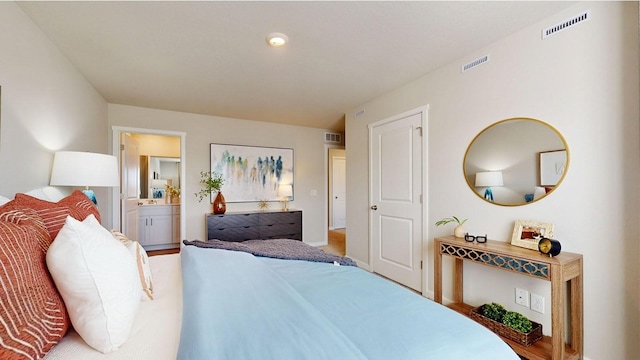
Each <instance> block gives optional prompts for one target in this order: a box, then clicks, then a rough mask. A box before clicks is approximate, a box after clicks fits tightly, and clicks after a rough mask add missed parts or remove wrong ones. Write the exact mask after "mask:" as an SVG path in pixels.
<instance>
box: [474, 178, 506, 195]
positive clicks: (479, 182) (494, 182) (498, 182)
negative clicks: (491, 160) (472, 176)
mask: <svg viewBox="0 0 640 360" xmlns="http://www.w3.org/2000/svg"><path fill="white" fill-rule="evenodd" d="M502 185H503V184H502V171H483V172H479V173H476V187H486V189H485V190H484V198H485V199H487V200H489V201H493V191H491V187H492V186H502Z"/></svg>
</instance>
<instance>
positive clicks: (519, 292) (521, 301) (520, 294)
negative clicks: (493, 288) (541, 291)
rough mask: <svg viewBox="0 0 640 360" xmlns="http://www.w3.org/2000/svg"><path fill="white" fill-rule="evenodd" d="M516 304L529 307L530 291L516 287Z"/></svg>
mask: <svg viewBox="0 0 640 360" xmlns="http://www.w3.org/2000/svg"><path fill="white" fill-rule="evenodd" d="M516 304H518V305H522V306H525V307H529V292H528V291H527V290H523V289H518V288H516Z"/></svg>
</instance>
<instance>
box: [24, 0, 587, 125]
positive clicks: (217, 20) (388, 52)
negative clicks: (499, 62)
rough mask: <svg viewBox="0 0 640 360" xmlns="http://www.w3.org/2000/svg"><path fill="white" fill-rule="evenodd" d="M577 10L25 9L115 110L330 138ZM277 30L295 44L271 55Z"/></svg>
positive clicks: (289, 4)
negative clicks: (447, 72)
mask: <svg viewBox="0 0 640 360" xmlns="http://www.w3.org/2000/svg"><path fill="white" fill-rule="evenodd" d="M573 3H575V2H553V1H543V2H538V1H533V2H525V1H514V2H507V1H497V2H484V1H471V2H462V1H450V2H445V1H412V2H399V1H376V2H363V1H353V2H348V1H332V2H319V1H285V2H271V1H257V2H248V1H230V2H223V1H196V2H187V1H175V2H171V1H157V2H156V1H142V2H128V1H121V2H118V1H116V2H111V1H79V2H78V1H71V2H57V1H43V2H18V4H19V6H20V7H21V8H22V9H23V10H24V12H25V13H26V14H27V15H28V16H29V17H31V19H32V20H33V21H34V22H35V23H36V24H37V25H38V26H39V27H40V28H41V29H42V31H43V32H44V33H45V34H46V35H47V36H48V37H49V38H50V39H51V41H53V43H54V44H55V45H56V46H57V47H58V48H59V49H60V51H61V52H62V53H63V54H64V55H65V56H66V57H67V58H68V59H69V60H70V61H71V63H73V65H74V66H75V67H77V69H78V70H79V71H80V72H81V73H82V74H84V76H85V77H86V79H87V80H88V81H89V82H90V83H91V84H93V86H94V87H95V88H96V90H97V91H98V92H99V93H100V94H101V95H102V96H103V97H104V98H105V99H106V100H107V102H109V103H114V104H125V105H133V106H141V107H149V108H155V109H165V110H174V111H181V112H189V113H196V114H206V115H216V116H223V117H231V118H238V119H249V120H258V121H268V122H276V123H285V124H295V125H301V126H310V127H317V128H322V129H327V130H331V131H343V130H344V114H345V112H347V111H350V110H352V109H354V108H355V107H357V106H359V105H361V104H364V103H366V102H368V101H370V100H372V99H374V98H376V97H378V96H380V95H383V94H385V93H387V92H389V91H391V90H393V89H395V88H397V87H399V86H401V85H403V84H406V83H407V82H409V81H411V80H414V79H416V78H418V77H420V76H422V75H425V74H427V73H429V72H431V71H433V70H435V69H437V68H439V67H441V66H443V65H446V64H449V63H451V62H453V61H456V60H460V59H462V60H465V61H466V60H473V59H464V56H465V55H467V54H469V53H471V52H473V51H475V50H477V49H480V48H482V47H484V46H486V45H488V44H490V43H492V42H494V41H496V40H498V39H500V38H503V37H505V36H507V35H509V34H511V33H514V32H516V31H518V30H520V29H522V28H524V27H527V26H528V25H531V24H533V23H535V22H537V21H539V20H541V19H543V18H545V17H547V16H549V15H551V14H553V13H556V12H558V11H560V10H562V9H564V8H566V7H568V6H570V5H572V4H573ZM549 25H552V24H549ZM271 32H282V33H285V34H287V35H288V37H289V44H288V45H287V46H285V47H282V48H272V47H269V46H268V45H267V43H266V41H265V38H266V36H267V34H269V33H271Z"/></svg>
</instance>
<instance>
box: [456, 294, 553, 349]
mask: <svg viewBox="0 0 640 360" xmlns="http://www.w3.org/2000/svg"><path fill="white" fill-rule="evenodd" d="M469 315H470V317H471V318H472V319H473V320H475V321H477V322H479V323H480V324H482V325H484V326H486V327H487V328H489V329H490V330H491V331H493V332H495V333H496V334H498V335H500V336H503V337H506V338H508V339H510V340H513V341H515V342H517V343H519V344H522V345H524V346H529V345H531V344H533V343H534V342H536V341H538V340H540V339H541V338H542V324H539V323H536V322H533V321H531V320H529V319H528V318H527V317H526V316H524V315H522V314H520V313H518V312H515V311H509V310H507V309H505V308H504V307H503V306H502V305H500V304H498V303H495V302H493V303H490V304H484V305H482V306H480V307H477V308H473V309H471V312H470V313H469Z"/></svg>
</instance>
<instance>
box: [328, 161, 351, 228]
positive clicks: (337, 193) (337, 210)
mask: <svg viewBox="0 0 640 360" xmlns="http://www.w3.org/2000/svg"><path fill="white" fill-rule="evenodd" d="M332 160H333V161H332V163H333V168H332V172H331V174H332V179H331V189H332V194H331V195H332V198H331V200H332V209H333V211H332V215H333V219H332V225H333V228H334V229H343V228H344V227H346V226H347V201H346V199H347V198H346V189H347V181H346V180H347V178H346V176H347V172H346V169H347V168H346V164H347V159H345V158H344V157H338V156H334V157H333V159H332Z"/></svg>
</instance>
